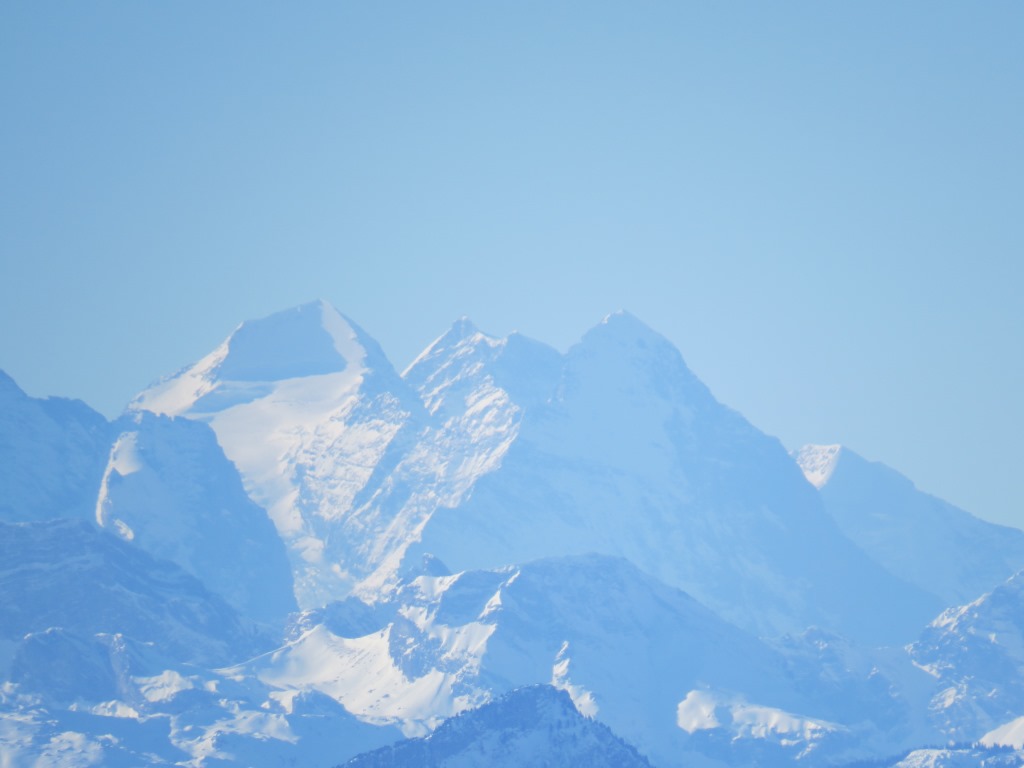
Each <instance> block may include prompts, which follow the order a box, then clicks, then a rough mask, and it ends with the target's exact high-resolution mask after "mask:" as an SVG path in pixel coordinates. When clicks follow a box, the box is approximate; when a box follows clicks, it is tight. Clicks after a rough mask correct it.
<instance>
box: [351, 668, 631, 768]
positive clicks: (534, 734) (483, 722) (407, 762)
mask: <svg viewBox="0 0 1024 768" xmlns="http://www.w3.org/2000/svg"><path fill="white" fill-rule="evenodd" d="M344 765H345V768H463V767H464V768H473V767H474V766H484V765H486V766H492V767H493V768H520V766H533V767H534V768H568V766H583V765H585V766H588V767H589V768H650V763H649V762H647V760H645V759H644V758H643V757H642V756H641V755H640V754H638V753H637V751H636V750H635V749H633V748H632V747H631V746H629V745H628V744H626V743H625V742H623V741H622V740H621V739H619V738H617V737H616V736H615V735H614V734H613V733H612V732H611V731H610V730H609V729H608V728H607V727H606V726H604V725H602V724H601V723H598V722H595V721H594V720H590V719H587V718H585V717H584V716H583V715H581V714H580V713H579V712H578V711H577V710H576V708H575V707H574V706H573V703H572V700H571V699H570V698H569V696H568V695H567V694H566V693H565V692H564V691H559V690H557V689H555V688H552V687H550V686H543V685H542V686H532V687H528V688H519V689H517V690H514V691H511V692H509V693H507V694H505V695H504V696H502V697H501V698H500V699H498V700H496V701H493V702H491V703H489V704H485V705H484V706H482V707H480V708H479V709H475V710H472V711H470V712H466V713H464V714H462V715H459V716H458V717H455V718H452V719H451V720H448V721H447V722H446V723H445V724H444V725H442V726H441V727H440V728H438V729H437V730H436V731H434V732H433V733H432V734H430V735H429V736H426V737H423V738H419V739H408V740H406V741H402V742H399V743H397V744H394V745H392V746H390V747H384V748H382V749H379V750H376V751H374V752H370V753H368V754H365V755H360V756H359V757H357V758H354V759H352V760H349V761H348V762H347V763H345V764H344Z"/></svg>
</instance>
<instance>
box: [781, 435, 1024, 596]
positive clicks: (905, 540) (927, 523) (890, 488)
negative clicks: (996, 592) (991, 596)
mask: <svg viewBox="0 0 1024 768" xmlns="http://www.w3.org/2000/svg"><path fill="white" fill-rule="evenodd" d="M795 455H796V459H797V463H798V464H799V465H800V467H801V469H803V471H804V474H805V475H806V477H807V479H808V480H809V481H810V482H811V483H812V484H814V485H815V486H816V487H818V489H819V490H820V492H821V498H822V501H823V502H824V504H825V509H826V510H827V512H828V513H829V515H830V516H831V517H832V518H833V519H834V520H835V521H836V523H837V524H838V525H839V528H840V529H841V530H842V532H843V533H844V534H845V535H846V536H847V537H849V538H850V539H851V540H852V541H853V542H854V543H855V544H857V546H859V547H861V548H862V549H863V550H864V551H865V552H867V553H868V554H869V555H870V556H871V557H872V558H874V559H875V560H876V561H877V562H878V563H880V564H881V565H882V566H884V567H885V568H886V569H887V570H889V571H890V572H892V573H894V574H896V575H897V576H899V577H900V578H902V579H904V580H906V581H908V582H910V583H912V584H915V585H917V586H918V587H920V588H921V589H924V590H927V591H929V592H932V593H933V594H935V595H936V596H937V597H938V598H939V599H940V600H941V602H942V604H943V605H956V604H961V603H965V602H968V601H970V600H973V599H974V598H976V597H977V596H978V595H980V594H982V593H984V592H987V591H989V590H991V589H993V588H994V587H996V585H998V584H1000V583H1002V582H1003V581H1005V580H1006V579H1008V578H1009V577H1010V576H1012V575H1013V574H1014V573H1016V572H1017V571H1019V570H1020V569H1022V568H1024V532H1022V531H1019V530H1017V529H1015V528H1009V527H1007V526H1003V525H995V524H993V523H989V522H986V521H984V520H980V519H978V518H976V517H974V516H973V515H971V514H969V513H967V512H965V511H963V510H962V509H958V508H957V507H954V506H953V505H952V504H947V503H946V502H944V501H942V500H941V499H937V498H935V497H934V496H929V495H928V494H926V493H922V492H921V491H919V490H917V488H915V487H914V484H913V483H912V482H910V480H908V479H907V478H906V477H904V476H903V475H901V474H899V473H898V472H896V471H895V470H893V469H890V468H889V467H887V466H885V465H884V464H880V463H878V462H869V461H866V460H865V459H863V458H861V457H860V456H858V455H857V454H856V453H854V452H853V451H851V450H850V449H849V448H845V447H842V446H838V445H831V446H816V445H808V446H805V447H804V448H802V449H801V450H800V451H798V452H797V453H796V454H795Z"/></svg>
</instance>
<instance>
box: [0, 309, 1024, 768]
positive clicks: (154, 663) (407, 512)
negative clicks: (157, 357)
mask: <svg viewBox="0 0 1024 768" xmlns="http://www.w3.org/2000/svg"><path fill="white" fill-rule="evenodd" d="M0 479H3V482H4V489H5V491H6V494H5V498H4V499H3V503H2V504H0V549H2V550H3V554H4V558H3V562H4V566H3V568H0V674H2V679H3V682H2V687H0V764H2V765H5V766H6V765H10V766H21V765H43V764H46V765H68V766H71V765H76V766H77V765H125V766H129V765H131V766H137V765H147V766H148V765H169V764H172V765H188V766H196V767H198V766H227V765H231V766H245V765H265V764H292V763H294V764H305V765H321V766H324V768H327V766H331V765H335V764H338V763H341V762H344V761H345V760H348V759H350V758H351V759H353V761H354V762H353V763H352V764H353V765H376V764H389V765H406V764H408V765H470V764H478V765H479V764H509V765H514V764H517V763H516V760H517V759H518V760H521V761H534V762H535V761H536V759H537V756H539V755H548V756H549V757H551V759H552V760H555V763H554V764H563V763H564V764H578V763H579V761H580V760H584V761H589V762H591V763H592V762H593V756H594V755H595V754H597V753H598V752H601V751H602V750H612V751H613V752H614V754H617V755H622V757H621V760H622V761H626V762H627V763H629V764H634V763H635V764H648V763H650V764H652V765H655V766H664V767H666V768H667V767H668V766H682V765H698V766H705V767H706V768H710V767H711V766H729V765H793V764H797V765H808V766H817V765H842V764H843V763H844V762H847V761H852V760H855V759H865V758H871V759H875V758H880V757H882V756H885V755H889V754H905V753H907V752H908V751H909V750H910V749H912V748H915V747H921V746H923V745H927V744H936V743H945V742H946V741H948V740H949V739H955V740H957V741H961V742H962V741H972V740H978V739H981V738H982V737H984V738H985V739H986V740H987V741H986V742H985V743H986V744H990V745H994V746H989V747H979V748H978V749H983V748H984V749H1002V747H999V746H998V745H1000V744H1011V745H1016V744H1017V742H1018V741H1019V732H1020V726H1019V720H1018V718H1022V717H1024V694H1022V691H1024V681H1022V680H1021V675H1020V674H1019V669H1017V667H1019V664H1018V662H1019V660H1020V657H1021V654H1022V652H1021V648H1024V624H1022V623H1021V622H1019V621H1017V620H1016V619H1015V618H1014V617H1015V616H1018V617H1019V616H1020V615H1024V603H1022V601H1021V597H1020V595H1021V594H1022V592H1021V590H1020V586H1019V581H1020V578H1019V577H1016V578H1012V577H1013V574H1014V572H1015V571H1016V570H1018V569H1019V568H1021V567H1024V534H1022V533H1021V532H1020V531H1015V530H1011V529H1005V528H1000V527H998V526H992V525H989V524H987V523H984V522H982V521H980V520H977V519H976V518H974V517H972V516H971V515H969V514H968V513H966V512H964V511H962V510H957V509H955V508H953V507H951V506H950V505H948V504H945V503H944V502H941V501H940V500H938V499H934V498H933V497H930V496H927V495H926V494H922V493H921V492H919V491H917V489H916V488H914V487H913V485H912V483H910V481H909V480H907V479H906V478H903V477H902V476H900V475H898V474H897V473H895V472H894V471H893V470H890V469H888V468H886V467H883V466H881V465H877V464H871V463H870V462H866V461H865V460H863V459H861V458H860V457H858V456H857V455H856V454H855V453H853V452H852V451H850V450H849V449H847V448H845V447H841V446H810V447H807V448H805V449H804V450H802V451H800V452H798V453H797V454H796V455H794V456H790V455H789V454H788V453H787V452H786V450H785V449H784V448H783V447H782V446H781V445H780V444H779V442H778V441H777V440H775V439H774V438H772V437H770V436H767V435H765V434H764V433H762V432H761V431H759V430H758V429H757V428H756V427H754V426H753V425H751V424H750V423H749V422H747V421H746V420H745V419H744V418H743V417H742V416H741V415H740V414H738V413H736V412H735V411H732V410H730V409H729V408H727V407H726V406H724V405H722V404H720V403H719V402H718V401H717V400H716V399H715V398H714V397H713V395H712V394H711V393H710V392H709V391H708V390H707V388H706V387H705V386H704V385H703V384H702V383H701V382H700V381H699V380H698V379H697V378H696V377H695V376H694V375H693V373H692V372H691V371H690V370H689V369H688V368H687V366H686V364H685V362H684V361H683V358H682V356H681V355H680V353H679V351H678V350H677V349H676V348H675V347H674V346H673V345H672V344H671V343H669V342H668V341H667V340H666V339H665V338H664V337H662V336H660V335H659V334H658V333H656V332H655V331H653V330H651V329H650V328H648V327H647V326H645V325H644V324H643V323H642V322H640V321H639V320H638V319H637V318H635V317H633V316H631V315H629V314H628V313H622V312H620V313H616V314H613V315H610V316H609V317H607V318H606V319H605V320H604V321H602V322H601V323H599V324H598V325H597V326H595V327H594V328H593V329H591V330H590V331H589V332H588V333H587V334H585V335H584V337H583V338H582V339H581V340H580V342H579V343H578V344H576V345H574V346H573V347H572V348H570V349H569V350H568V351H567V352H565V353H561V352H558V351H557V350H554V349H552V348H550V347H548V346H547V345H545V344H542V343H540V342H537V341H533V340H530V339H527V338H525V337H523V336H521V335H518V334H512V335H510V336H508V337H506V338H495V337H492V336H489V335H487V334H485V333H482V332H481V331H479V330H478V329H477V328H475V327H474V326H473V324H472V323H471V322H470V321H468V320H466V319H461V320H459V321H457V322H456V323H454V324H453V326H452V327H451V328H450V329H449V330H448V331H447V332H445V333H444V334H442V335H441V336H440V337H438V339H437V340H436V341H434V342H433V343H432V344H431V345H430V346H429V347H428V348H427V349H426V350H424V352H423V353H422V354H421V355H419V356H418V357H417V359H416V360H415V361H414V362H413V363H412V364H411V365H410V366H409V367H408V368H407V369H406V370H405V371H403V372H401V373H399V372H397V371H396V370H395V369H394V368H393V367H392V365H391V363H390V362H389V361H388V359H387V357H386V355H385V354H384V352H383V351H382V350H381V349H380V347H379V345H378V344H377V343H376V342H375V341H374V340H373V339H372V337H371V336H370V335H369V334H367V333H366V331H364V330H363V329H362V328H360V327H359V326H358V325H357V324H356V323H355V322H353V321H351V320H350V319H348V318H346V317H345V316H343V315H342V314H340V313H339V312H338V311H337V310H335V309H334V308H333V307H331V306H330V305H328V304H327V303H325V302H314V303H311V304H307V305H303V306H301V307H296V308H294V309H290V310H286V311H284V312H280V313H277V314H275V315H271V316H270V317H267V318H263V319H261V320H256V321H249V322H245V323H243V324H242V325H240V326H239V327H238V328H237V329H236V330H235V331H234V332H233V333H232V334H231V335H230V336H229V337H228V338H227V339H226V340H225V341H224V342H223V343H222V344H221V345H220V346H218V347H217V349H215V350H214V351H213V352H211V353H210V354H208V355H207V356H206V357H204V358H202V359H201V360H200V361H199V362H198V363H196V364H195V365H193V366H190V367H188V368H186V369H185V370H183V371H180V372H179V373H177V374H175V375H173V376H170V377H168V378H167V379H165V380H163V381H161V382H159V383H158V384H155V385H153V386H152V387H150V388H148V389H146V390H145V391H143V392H142V393H140V394H139V395H138V396H137V397H136V398H135V399H134V400H133V402H132V403H131V405H130V406H129V408H128V410H127V411H126V413H125V414H124V416H122V417H121V418H120V419H118V420H116V421H114V422H113V423H109V422H107V421H106V420H105V419H103V418H102V417H101V416H99V415H98V414H95V412H93V411H91V409H89V408H88V407H87V406H85V405H84V404H82V403H73V402H69V401H62V400H57V399H50V400H34V399H32V398H29V397H28V396H26V395H25V394H24V393H23V392H21V391H20V389H18V388H17V386H16V385H15V384H14V382H13V381H11V380H10V379H9V378H7V377H5V376H0ZM58 518H65V519H64V520H60V519H58ZM66 518H74V519H73V520H69V519H66ZM982 593H985V594H984V596H983V597H980V598H979V595H982ZM956 606H961V607H956ZM943 609H947V610H945V612H943ZM936 617H938V618H936ZM538 686H541V687H539V688H538ZM460 716H461V717H460ZM445 723H450V725H449V726H445V727H443V728H442V724H445ZM595 723H599V724H600V727H595ZM608 728H610V729H611V732H610V733H609V732H608V730H607V729H608ZM613 734H614V735H613ZM402 736H405V737H407V738H410V739H414V741H409V742H403V744H402V745H399V746H397V747H395V748H394V749H393V750H392V749H390V748H389V749H385V750H383V751H381V750H380V749H377V748H380V747H384V746H385V745H387V744H389V743H390V742H393V741H395V740H396V739H399V738H400V737H402ZM623 739H624V740H625V742H627V743H628V745H632V746H631V747H630V746H627V745H626V744H623V743H622V742H621V740H623ZM634 747H635V748H636V750H638V752H634V751H632V748H634ZM374 750H376V751H374ZM502 750H505V751H504V752H503V751H502ZM364 752H367V753H368V755H367V756H366V757H365V758H357V757H356V756H357V755H359V754H360V753H364ZM506 752H507V754H506ZM915 754H916V753H915ZM923 754H924V752H922V753H921V755H923ZM957 754H959V753H957ZM516 755H518V756H519V757H516ZM556 755H557V756H558V757H557V759H556V758H555V757H553V756H556ZM919 757H920V759H925V758H924V757H921V756H920V755H917V756H916V757H914V758H909V757H908V758H907V759H908V760H909V759H914V760H917V759H918V758H919ZM499 758H500V759H504V760H506V762H505V763H501V762H500V760H499ZM616 759H619V758H616ZM951 759H952V758H951ZM957 759H959V758H957ZM388 760H390V761H391V762H387V761H388ZM403 760H404V761H405V762H402V761H403ZM509 760H511V762H508V761H509ZM558 760H561V761H562V762H561V763H559V762H558ZM382 761H383V762H382ZM574 761H576V762H574ZM893 762H895V758H894V760H893ZM613 763H614V761H613ZM623 764H626V763H623Z"/></svg>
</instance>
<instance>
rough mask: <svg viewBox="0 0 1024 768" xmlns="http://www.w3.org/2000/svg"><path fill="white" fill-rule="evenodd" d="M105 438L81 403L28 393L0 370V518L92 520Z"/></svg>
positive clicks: (102, 424)
mask: <svg viewBox="0 0 1024 768" xmlns="http://www.w3.org/2000/svg"><path fill="white" fill-rule="evenodd" d="M110 440H111V427H110V425H109V423H108V422H107V420H106V419H105V418H103V416H101V415H100V414H98V413H97V412H96V411H94V410H92V409H91V408H90V407H89V406H87V405H86V404H85V403H83V402H81V401H80V400H67V399H64V398H60V397H50V398H46V399H36V398H33V397H29V396H28V395H26V394H25V393H24V392H23V391H22V390H21V389H20V388H19V387H18V385H17V384H15V382H14V380H13V379H12V378H11V377H10V376H8V375H7V374H6V373H4V372H3V371H0V488H2V489H3V492H2V493H0V521H2V522H9V523H17V522H27V521H31V520H46V519H49V518H53V517H74V518H79V519H91V518H92V515H93V510H94V509H95V505H96V493H97V491H98V490H99V486H100V478H101V477H102V476H103V465H104V463H105V462H106V460H107V453H108V451H109V450H110Z"/></svg>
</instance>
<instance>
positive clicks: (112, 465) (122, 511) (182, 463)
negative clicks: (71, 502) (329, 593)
mask: <svg viewBox="0 0 1024 768" xmlns="http://www.w3.org/2000/svg"><path fill="white" fill-rule="evenodd" d="M115 426H116V427H117V429H118V431H119V434H118V435H117V438H116V439H115V440H114V444H113V448H112V449H111V451H110V460H109V462H108V464H107V469H106V471H105V473H104V475H103V482H102V485H101V487H100V492H99V497H98V501H97V503H96V520H97V523H98V524H99V525H100V526H101V527H103V528H105V529H107V530H108V531H110V532H111V533H113V534H115V535H117V536H120V537H121V538H123V539H124V540H126V541H130V542H133V543H134V544H135V545H136V546H138V547H141V548H142V549H144V550H145V551H147V552H149V553H150V554H151V555H153V556H154V557H157V558H164V559H167V560H172V561H174V562H175V563H177V564H178V565H180V566H181V567H182V568H183V569H184V570H186V571H188V572H189V573H191V574H192V575H194V576H196V577H197V578H199V579H200V580H201V581H202V582H203V583H204V584H205V585H206V586H207V587H209V588H210V589H212V590H213V591H214V592H216V593H217V594H219V595H220V596H221V597H223V598H224V599H225V600H227V602H228V603H229V604H230V605H231V606H232V607H233V608H234V609H235V610H236V611H238V612H239V613H241V614H242V615H243V616H246V617H248V618H250V619H253V620H255V621H258V622H263V623H267V624H276V625H278V626H279V627H280V626H283V624H284V620H285V618H286V617H287V615H288V614H289V613H291V612H292V611H295V610H296V604H295V598H294V596H293V594H292V576H291V568H290V566H289V563H288V555H287V552H286V551H285V548H284V545H283V544H282V542H281V539H280V537H279V536H278V535H277V531H276V530H275V528H274V525H273V523H271V522H270V519H269V518H268V517H267V513H266V512H265V511H264V510H263V509H262V508H261V507H259V506H257V505H256V504H254V503H253V502H252V500H251V499H250V498H249V497H248V496H247V495H246V493H245V490H244V489H243V488H242V482H241V479H240V478H239V476H238V472H237V470H236V469H235V467H234V465H233V464H231V462H229V461H228V460H227V459H226V458H225V456H224V453H223V451H222V450H221V449H220V446H219V445H217V438H216V436H215V435H214V433H213V431H212V430H211V429H210V428H209V427H208V426H206V425H205V424H202V423H199V422H195V421H190V420H188V419H183V418H171V417H167V416H157V415H155V414H152V413H148V412H139V413H137V414H134V415H132V416H127V417H125V418H123V419H121V420H119V421H118V422H117V424H116V425H115Z"/></svg>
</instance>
